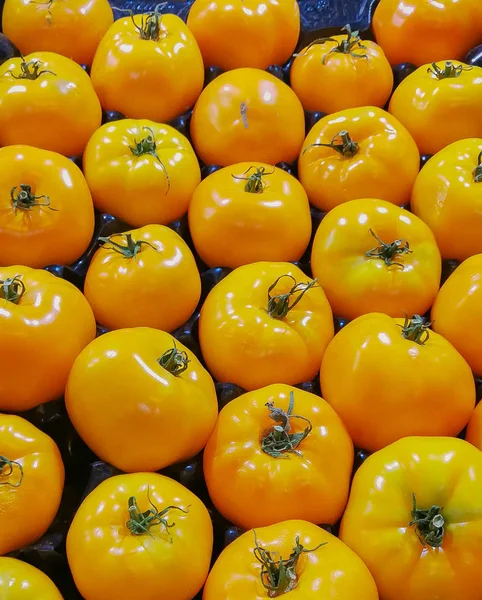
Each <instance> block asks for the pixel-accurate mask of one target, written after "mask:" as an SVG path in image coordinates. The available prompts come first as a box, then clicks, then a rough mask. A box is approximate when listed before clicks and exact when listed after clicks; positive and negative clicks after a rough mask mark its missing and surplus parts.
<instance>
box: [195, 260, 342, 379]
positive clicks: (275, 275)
mask: <svg viewBox="0 0 482 600" xmlns="http://www.w3.org/2000/svg"><path fill="white" fill-rule="evenodd" d="M333 335H334V326H333V316H332V312H331V308H330V305H329V304H328V301H327V299H326V296H325V294H324V292H323V290H322V289H321V287H320V286H319V285H318V284H317V282H316V281H315V280H313V279H310V278H309V277H307V276H306V275H305V274H304V273H303V272H302V271H301V269H299V268H298V267H296V266H294V265H292V264H291V263H283V262H258V263H253V264H250V265H244V266H242V267H238V268H237V269H235V270H234V271H233V272H232V273H230V274H229V275H228V276H227V277H225V278H224V279H223V280H222V281H220V282H219V283H218V284H217V285H216V286H215V287H214V288H213V289H212V290H211V292H210V293H209V295H208V297H207V298H206V301H205V302H204V305H203V307H202V310H201V317H200V320H199V340H200V343H201V349H202V353H203V357H204V360H205V361H206V364H207V366H208V369H209V372H210V373H212V375H213V376H214V377H215V378H216V379H217V380H218V381H221V382H231V383H235V384H237V385H239V386H241V387H242V388H244V389H245V390H255V389H257V388H260V387H263V386H265V385H269V384H271V383H287V384H289V385H295V384H297V383H300V382H302V381H311V380H312V379H313V377H314V376H315V375H316V373H317V371H318V369H319V367H320V363H321V358H322V356H323V352H324V351H325V348H326V346H327V345H328V342H329V341H330V340H331V338H332V337H333Z"/></svg>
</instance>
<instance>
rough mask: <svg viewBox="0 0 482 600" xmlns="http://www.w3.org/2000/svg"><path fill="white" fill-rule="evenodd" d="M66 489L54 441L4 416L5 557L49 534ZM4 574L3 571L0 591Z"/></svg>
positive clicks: (0, 461)
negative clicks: (46, 533)
mask: <svg viewBox="0 0 482 600" xmlns="http://www.w3.org/2000/svg"><path fill="white" fill-rule="evenodd" d="M10 377H12V378H13V377H14V374H13V373H10ZM2 379H3V377H2ZM24 379H25V376H24ZM16 383H17V385H18V384H19V380H18V379H17V381H16ZM22 383H23V382H22ZM63 488H64V465H63V463H62V458H61V456H60V452H59V449H58V448H57V445H56V444H55V442H54V441H53V440H52V439H51V438H50V437H49V436H48V435H46V434H45V433H43V432H42V431H40V429H37V428H36V427H34V426H33V425H32V424H31V423H29V422H28V421H26V420H25V419H22V417H17V416H15V415H2V414H0V505H1V507H2V510H1V511H0V528H1V530H2V535H1V538H0V555H3V554H7V553H8V552H12V551H13V550H18V549H20V548H21V547H22V546H27V545H29V544H32V543H33V542H36V541H37V540H38V539H39V538H40V537H41V536H42V535H43V534H44V533H45V532H46V531H47V529H48V528H49V527H50V524H51V523H52V521H53V520H54V517H55V515H56V514H57V510H58V508H59V505H60V499H61V497H62V491H63ZM3 576H4V571H3V570H1V572H0V592H2V588H3V585H2V581H1V580H2V578H3ZM31 597H32V598H34V596H31ZM2 598H5V596H4V595H3V592H2ZM17 598H20V596H15V600H17ZM22 598H23V596H22ZM37 598H38V596H35V599H36V600H37ZM12 599H13V596H12ZM49 600H50V598H49Z"/></svg>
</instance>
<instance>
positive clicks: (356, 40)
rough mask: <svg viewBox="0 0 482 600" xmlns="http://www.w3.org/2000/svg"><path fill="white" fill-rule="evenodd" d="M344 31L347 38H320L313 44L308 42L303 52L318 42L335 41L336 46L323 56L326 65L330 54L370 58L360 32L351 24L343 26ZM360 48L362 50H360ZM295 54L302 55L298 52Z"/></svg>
mask: <svg viewBox="0 0 482 600" xmlns="http://www.w3.org/2000/svg"><path fill="white" fill-rule="evenodd" d="M342 31H346V38H345V39H342V40H340V41H337V40H335V38H332V37H324V38H319V39H317V40H314V41H313V42H311V44H308V46H307V47H306V48H305V49H304V51H303V52H302V53H301V54H306V53H307V52H308V50H309V49H310V48H312V47H313V46H316V45H318V44H325V43H326V42H335V43H336V46H334V47H333V48H332V49H331V50H329V52H327V53H326V54H325V55H324V56H323V60H322V63H323V64H324V65H325V64H326V61H327V59H328V58H329V56H330V54H349V55H350V56H352V57H353V58H357V59H358V58H364V59H366V60H368V54H367V53H366V52H363V51H364V50H367V47H366V46H364V45H363V44H362V43H361V39H360V35H359V33H360V32H359V31H352V29H351V26H350V25H345V27H343V28H342ZM360 50H361V51H362V52H359V51H360ZM295 56H300V55H299V54H297V55H295Z"/></svg>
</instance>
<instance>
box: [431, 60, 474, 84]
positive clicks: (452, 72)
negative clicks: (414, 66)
mask: <svg viewBox="0 0 482 600" xmlns="http://www.w3.org/2000/svg"><path fill="white" fill-rule="evenodd" d="M471 69H472V67H471V66H469V65H457V66H455V65H454V64H453V62H452V61H450V60H447V61H445V65H444V68H443V69H441V68H440V67H439V66H438V65H437V63H432V64H431V66H430V67H429V68H428V69H427V73H430V75H432V77H434V78H435V79H438V80H441V79H453V78H455V77H460V75H461V74H462V72H463V71H470V70H471Z"/></svg>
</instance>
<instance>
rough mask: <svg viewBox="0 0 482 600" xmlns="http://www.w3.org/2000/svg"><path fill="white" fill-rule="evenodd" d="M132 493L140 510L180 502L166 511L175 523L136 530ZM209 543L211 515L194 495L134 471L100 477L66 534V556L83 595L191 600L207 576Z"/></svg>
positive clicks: (91, 599) (89, 599)
mask: <svg viewBox="0 0 482 600" xmlns="http://www.w3.org/2000/svg"><path fill="white" fill-rule="evenodd" d="M131 497H134V498H135V499H136V502H137V505H138V507H139V510H140V511H141V512H145V511H147V510H148V509H151V510H154V507H156V508H157V509H158V510H159V512H161V511H163V510H164V509H166V508H167V507H178V508H177V509H176V508H171V509H170V510H169V511H168V512H167V514H165V515H164V518H166V519H167V523H168V525H169V526H171V525H172V527H169V528H168V529H167V530H166V528H165V527H164V525H162V524H157V525H153V526H151V527H150V528H149V531H148V532H146V533H143V534H140V535H134V534H133V533H131V531H130V530H129V528H128V527H127V526H126V523H127V521H128V520H129V518H130V515H129V511H128V503H129V498H131ZM151 503H152V504H151ZM153 505H154V506H153ZM183 511H185V512H183ZM94 533H95V534H94ZM212 545H213V529H212V523H211V519H210V517H209V513H208V511H207V509H206V507H205V506H204V504H203V503H202V502H201V500H199V498H197V496H195V495H194V494H193V493H192V492H190V491H189V490H188V489H186V488H185V487H184V486H182V485H181V484H180V483H178V482H177V481H174V480H173V479H169V478H168V477H165V476H164V475H159V474H158V473H135V474H129V475H117V476H115V477H111V478H110V479H107V480H105V481H103V482H102V483H101V484H100V485H99V486H98V487H96V488H95V489H94V491H93V492H91V493H90V494H89V495H88V496H87V498H86V499H85V500H84V501H83V502H82V504H81V506H80V508H79V510H78V511H77V514H76V515H75V517H74V520H73V521H72V525H71V526H70V529H69V533H68V535H67V558H68V561H69V566H70V569H71V571H72V574H73V576H74V581H75V584H76V586H77V588H78V590H79V592H80V593H81V594H82V597H83V598H85V600H105V599H106V598H113V597H115V598H117V599H118V600H131V599H132V598H136V600H151V599H153V598H162V597H164V598H169V600H190V599H191V598H193V597H194V596H195V595H196V593H197V592H198V591H199V590H200V589H201V587H202V585H203V584H204V581H205V579H206V577H207V574H208V571H209V563H210V560H211V552H212ZM93 556H95V560H92V557H93Z"/></svg>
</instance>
